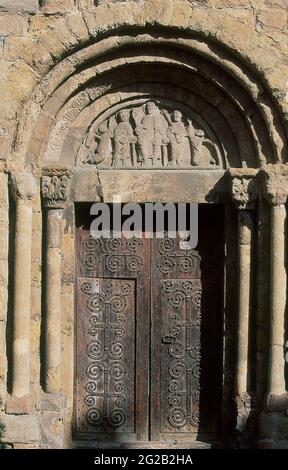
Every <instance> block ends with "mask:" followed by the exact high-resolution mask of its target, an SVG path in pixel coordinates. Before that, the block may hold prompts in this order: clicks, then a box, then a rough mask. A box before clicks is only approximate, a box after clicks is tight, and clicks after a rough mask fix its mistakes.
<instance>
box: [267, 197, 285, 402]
mask: <svg viewBox="0 0 288 470" xmlns="http://www.w3.org/2000/svg"><path fill="white" fill-rule="evenodd" d="M285 219H286V209H285V206H284V204H279V205H274V206H272V207H271V315H270V330H271V334H270V348H269V375H268V392H269V393H282V392H283V391H284V390H285V380H284V365H285V363H284V331H285V328H284V321H285V301H286V271H285Z"/></svg>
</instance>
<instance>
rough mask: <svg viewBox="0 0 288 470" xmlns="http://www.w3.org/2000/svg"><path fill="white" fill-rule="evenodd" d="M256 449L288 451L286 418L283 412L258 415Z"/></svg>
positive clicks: (267, 412)
mask: <svg viewBox="0 0 288 470" xmlns="http://www.w3.org/2000/svg"><path fill="white" fill-rule="evenodd" d="M258 434H259V437H258V441H257V444H256V447H258V448H262V449H263V448H266V449H288V416H287V414H286V413H285V412H284V411H262V412H261V413H260V415H259V432H258Z"/></svg>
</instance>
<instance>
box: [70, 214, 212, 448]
mask: <svg viewBox="0 0 288 470" xmlns="http://www.w3.org/2000/svg"><path fill="white" fill-rule="evenodd" d="M82 218H83V214H82ZM80 219H81V217H80ZM76 264H77V268H76V270H77V279H76V282H77V288H76V292H77V294H76V297H77V298H76V305H77V315H76V316H77V319H76V336H77V354H76V363H77V370H76V387H75V418H76V419H75V427H76V436H77V437H78V438H81V439H94V440H98V441H104V442H105V443H111V445H113V443H116V442H126V443H127V442H128V443H129V442H133V441H134V442H135V441H136V442H143V441H149V440H150V441H158V442H159V441H163V442H169V441H175V440H176V441H187V440H191V439H193V438H195V437H196V436H197V435H198V434H199V433H215V432H216V430H217V426H218V418H219V416H218V414H219V413H218V412H219V406H218V405H219V400H218V398H219V392H220V382H219V377H218V376H216V373H215V369H216V371H217V370H218V373H220V367H219V364H218V363H217V365H215V363H214V364H208V362H209V357H208V362H207V357H206V363H207V364H208V367H207V364H206V365H205V357H204V360H203V347H204V346H205V339H204V341H203V340H202V337H203V319H202V309H203V305H204V304H205V302H203V286H202V284H203V279H202V277H203V276H202V274H201V256H200V254H199V251H197V250H187V249H185V247H183V246H182V245H181V241H179V239H173V238H168V237H165V238H163V239H146V238H145V237H144V236H143V237H142V238H131V239H127V238H121V239H117V238H111V239H104V238H101V239H93V238H92V237H91V235H90V232H89V224H87V223H86V224H85V223H81V221H79V223H78V227H77V263H76ZM204 284H205V282H204ZM212 284H213V282H212ZM208 285H209V283H208ZM210 288H211V282H210ZM213 292H214V293H216V292H218V291H217V288H216V289H215V286H214V288H212V290H210V293H213ZM218 296H219V295H218ZM210 302H211V308H210V313H212V314H213V310H215V308H217V306H216V305H215V304H217V299H215V298H214V299H213V298H211V300H210ZM213 302H214V305H213ZM204 310H205V307H204ZM208 310H209V309H208ZM214 316H215V315H214ZM216 316H217V315H216ZM206 317H207V318H209V312H208V315H207V313H206ZM207 318H206V324H207ZM216 324H217V320H215V318H214V320H213V318H212V321H211V318H210V321H208V334H209V329H210V334H213V335H215V334H217V331H215V328H216V329H217V327H216ZM204 326H205V321H204ZM210 339H211V341H212V343H213V344H211V345H210V349H211V350H213V353H212V351H210V360H212V361H215V360H216V361H217V360H219V361H220V363H221V357H220V356H219V357H216V356H217V353H215V347H216V342H217V341H215V339H213V337H211V338H210ZM206 343H207V344H206V346H205V347H209V346H207V345H208V343H209V341H207V340H206ZM216 349H217V347H216ZM218 349H219V348H218ZM204 356H205V355H204ZM206 356H207V355H206ZM208 356H209V354H208ZM203 366H204V370H203ZM203 387H204V389H203ZM209 387H210V391H211V394H210V395H209V393H207V392H208V389H209ZM202 390H204V391H203V392H202Z"/></svg>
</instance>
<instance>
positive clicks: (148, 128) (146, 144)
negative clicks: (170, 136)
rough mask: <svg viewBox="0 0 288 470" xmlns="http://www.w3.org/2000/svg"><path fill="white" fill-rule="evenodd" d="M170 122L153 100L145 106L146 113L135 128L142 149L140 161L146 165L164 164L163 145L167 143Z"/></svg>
mask: <svg viewBox="0 0 288 470" xmlns="http://www.w3.org/2000/svg"><path fill="white" fill-rule="evenodd" d="M167 128H168V124H167V122H166V119H165V118H164V116H163V115H162V114H161V113H160V111H159V109H158V108H157V106H156V105H155V103H154V102H153V101H149V102H148V103H147V104H146V106H145V115H144V116H143V118H142V119H141V122H140V124H138V126H137V127H136V129H135V133H136V135H137V138H138V139H137V141H138V146H139V150H140V155H139V161H140V162H142V164H143V165H144V166H145V165H147V166H152V165H153V166H162V152H161V149H162V145H167V143H168V140H167Z"/></svg>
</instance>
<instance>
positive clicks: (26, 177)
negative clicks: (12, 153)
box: [11, 172, 37, 200]
mask: <svg viewBox="0 0 288 470" xmlns="http://www.w3.org/2000/svg"><path fill="white" fill-rule="evenodd" d="M11 189H12V194H13V197H14V199H15V200H17V199H24V200H31V199H33V197H34V196H35V194H36V191H37V184H36V181H35V178H34V177H33V175H31V174H29V173H22V172H15V173H12V174H11Z"/></svg>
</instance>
